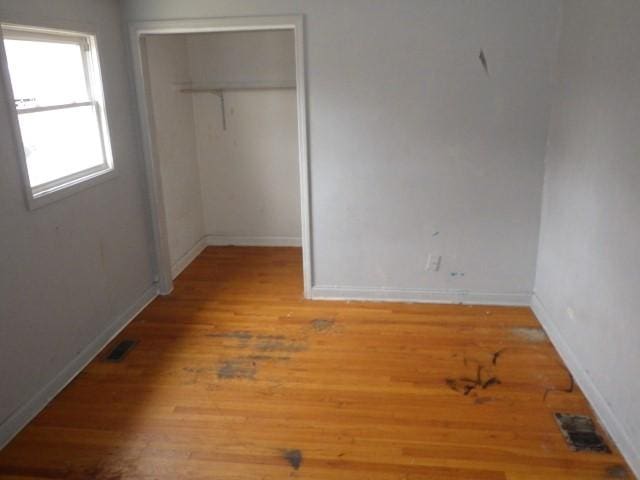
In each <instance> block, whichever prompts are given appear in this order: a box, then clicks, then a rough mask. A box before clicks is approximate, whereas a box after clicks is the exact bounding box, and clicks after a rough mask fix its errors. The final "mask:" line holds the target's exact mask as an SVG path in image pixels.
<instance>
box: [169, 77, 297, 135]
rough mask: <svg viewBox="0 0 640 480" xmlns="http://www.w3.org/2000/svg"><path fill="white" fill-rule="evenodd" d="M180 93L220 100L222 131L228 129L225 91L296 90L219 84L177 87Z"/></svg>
mask: <svg viewBox="0 0 640 480" xmlns="http://www.w3.org/2000/svg"><path fill="white" fill-rule="evenodd" d="M175 86H176V87H177V88H178V90H179V91H180V93H210V94H212V95H216V96H217V97H218V98H219V99H220V111H221V113H222V129H223V130H226V129H227V115H226V111H225V108H224V92H225V91H241V90H295V89H296V85H295V83H271V84H268V83H265V84H218V85H211V86H187V85H185V84H176V85H175Z"/></svg>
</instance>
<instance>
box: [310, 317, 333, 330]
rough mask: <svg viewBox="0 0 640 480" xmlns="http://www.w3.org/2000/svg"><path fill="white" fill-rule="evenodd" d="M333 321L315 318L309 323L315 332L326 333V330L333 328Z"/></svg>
mask: <svg viewBox="0 0 640 480" xmlns="http://www.w3.org/2000/svg"><path fill="white" fill-rule="evenodd" d="M334 323H336V321H335V320H328V319H326V318H316V319H314V320H312V321H311V326H312V327H313V329H314V330H315V331H316V332H326V331H327V330H331V328H333V325H334Z"/></svg>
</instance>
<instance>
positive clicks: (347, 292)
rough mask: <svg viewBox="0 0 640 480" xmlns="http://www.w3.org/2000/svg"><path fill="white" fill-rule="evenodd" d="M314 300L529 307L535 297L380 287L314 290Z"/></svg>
mask: <svg viewBox="0 0 640 480" xmlns="http://www.w3.org/2000/svg"><path fill="white" fill-rule="evenodd" d="M311 298H312V299H313V300H363V301H386V302H415V303H463V304H475V305H509V306H529V305H530V303H531V294H530V293H527V292H516V293H492V292H471V291H467V290H422V289H408V288H403V289H399V288H376V287H348V286H347V287H341V286H322V285H316V286H313V287H311Z"/></svg>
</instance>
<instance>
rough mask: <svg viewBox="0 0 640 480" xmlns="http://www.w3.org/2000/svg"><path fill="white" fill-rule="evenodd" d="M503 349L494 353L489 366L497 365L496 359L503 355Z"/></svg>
mask: <svg viewBox="0 0 640 480" xmlns="http://www.w3.org/2000/svg"><path fill="white" fill-rule="evenodd" d="M504 351H505V349H504V348H503V349H501V350H498V351H497V352H494V354H493V357H492V359H491V364H492V365H494V366H495V365H497V364H498V359H499V358H500V355H502V354H503V353H504Z"/></svg>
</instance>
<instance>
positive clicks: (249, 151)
mask: <svg viewBox="0 0 640 480" xmlns="http://www.w3.org/2000/svg"><path fill="white" fill-rule="evenodd" d="M187 44H188V47H189V63H190V66H191V79H192V81H193V82H194V83H195V84H196V85H203V84H204V85H206V84H211V83H222V84H225V83H228V84H247V83H249V84H265V83H271V84H274V83H276V84H277V83H285V84H292V85H295V82H296V78H295V52H294V36H293V31H291V30H279V31H277V30H276V31H261V32H225V33H209V34H197V35H187ZM296 98H297V97H296V91H295V89H290V90H252V91H247V90H244V91H227V92H225V94H224V104H225V111H226V120H227V122H226V130H223V127H222V115H221V113H220V99H219V98H218V97H216V96H214V95H209V94H204V95H203V94H199V95H193V110H194V116H195V128H196V145H197V151H198V165H199V167H200V185H201V190H202V203H203V207H204V219H205V231H206V233H207V235H210V236H214V237H215V239H216V240H219V241H221V242H224V243H226V242H229V243H234V239H239V240H240V241H242V242H247V243H256V244H273V245H278V244H297V245H300V242H301V240H300V235H301V227H300V180H299V175H298V170H299V168H298V125H297V122H298V115H297V101H296ZM236 242H237V240H236Z"/></svg>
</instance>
